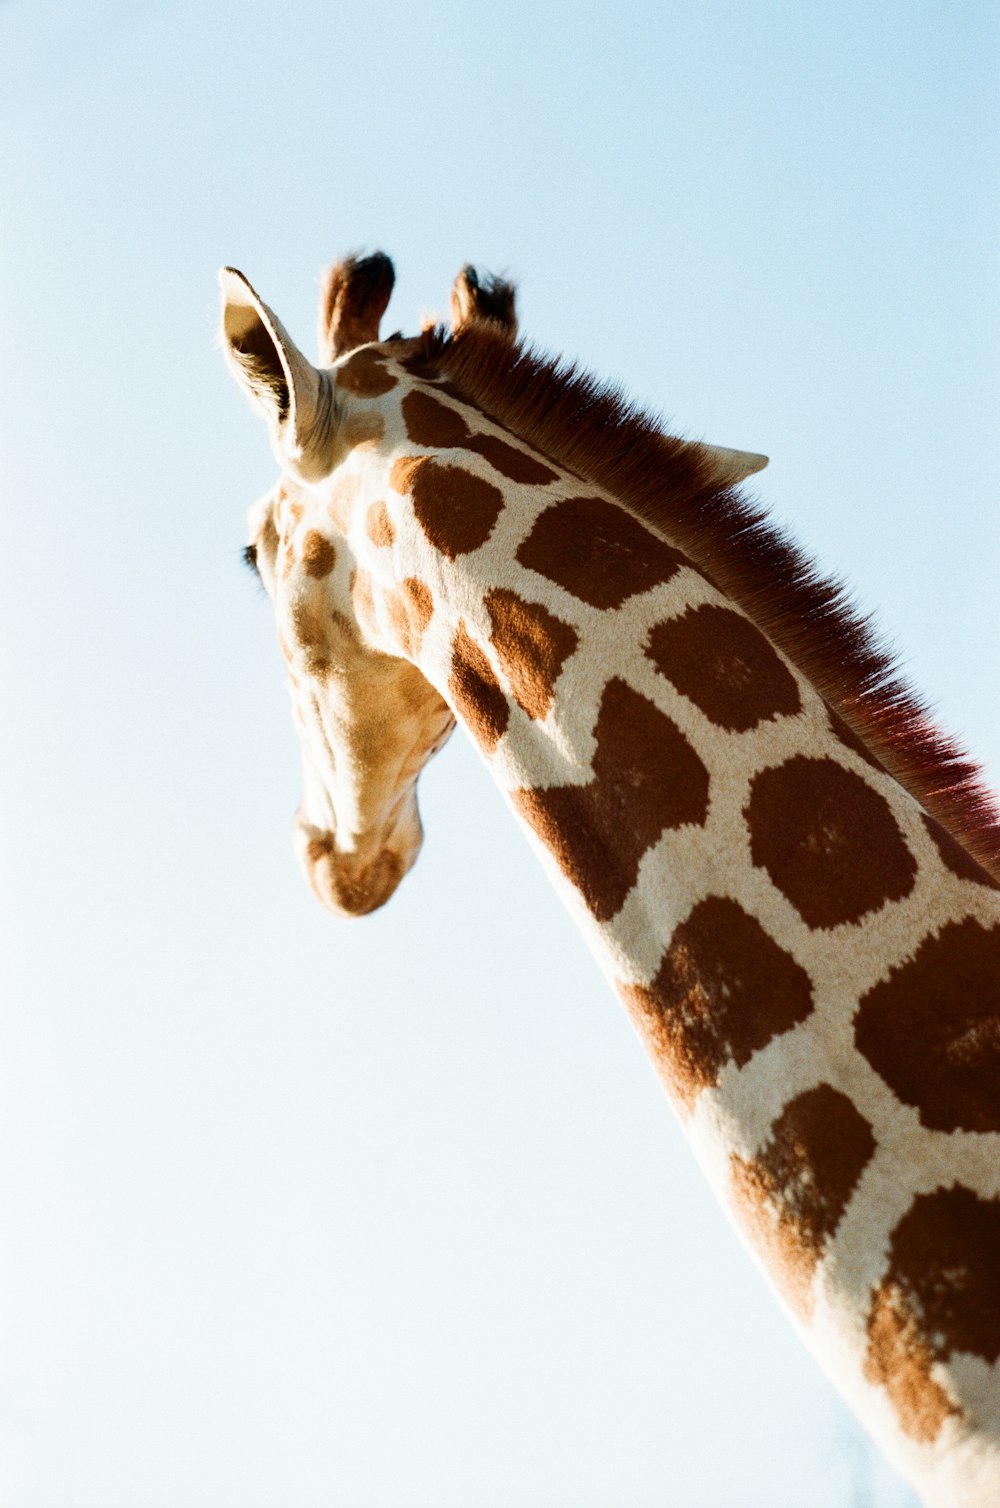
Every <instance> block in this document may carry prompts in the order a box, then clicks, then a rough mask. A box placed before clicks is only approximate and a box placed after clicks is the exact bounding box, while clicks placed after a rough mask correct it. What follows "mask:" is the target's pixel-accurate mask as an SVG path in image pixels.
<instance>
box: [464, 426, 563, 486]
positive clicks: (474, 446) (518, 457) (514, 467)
mask: <svg viewBox="0 0 1000 1508" xmlns="http://www.w3.org/2000/svg"><path fill="white" fill-rule="evenodd" d="M466 449H467V450H474V451H475V452H476V454H477V455H480V456H482V457H483V458H484V459H485V460H487V461H489V463H490V465H491V466H492V467H493V469H494V470H495V471H499V472H500V474H501V476H505V477H508V478H509V480H510V481H512V482H521V483H522V484H523V485H524V486H526V487H544V486H545V485H546V484H547V483H548V482H556V481H558V480H559V473H558V472H557V471H553V470H552V467H551V466H546V465H545V463H544V461H540V460H539V459H538V458H537V456H533V455H529V454H528V453H527V451H524V450H518V449H517V447H516V446H514V445H508V444H507V442H506V440H501V439H500V437H499V435H483V434H475V435H473V436H472V437H471V438H470V440H469V441H468V443H467V445H466Z"/></svg>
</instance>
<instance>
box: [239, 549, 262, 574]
mask: <svg viewBox="0 0 1000 1508" xmlns="http://www.w3.org/2000/svg"><path fill="white" fill-rule="evenodd" d="M243 560H244V563H245V564H246V565H248V566H249V567H250V569H251V571H254V572H256V574H257V575H258V576H259V575H260V572H259V571H258V570H257V546H256V545H247V546H246V547H245V548H244V551H243Z"/></svg>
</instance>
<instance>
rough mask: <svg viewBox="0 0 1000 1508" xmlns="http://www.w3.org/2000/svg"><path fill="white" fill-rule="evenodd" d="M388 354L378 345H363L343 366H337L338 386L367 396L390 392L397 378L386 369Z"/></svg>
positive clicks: (376, 396)
mask: <svg viewBox="0 0 1000 1508" xmlns="http://www.w3.org/2000/svg"><path fill="white" fill-rule="evenodd" d="M385 363H386V354H385V352H384V351H380V350H379V349H378V347H377V346H362V347H361V349H360V350H359V351H355V353H354V355H353V356H349V357H348V358H347V360H346V361H345V362H344V364H343V366H340V367H338V368H337V386H338V387H342V388H346V390H347V391H348V392H349V393H359V394H361V395H362V396H363V397H366V398H378V397H381V395H382V394H383V393H390V392H391V391H392V389H393V388H394V387H395V386H396V383H397V380H398V379H397V378H396V377H395V376H394V375H393V373H392V372H389V371H387V370H386V365H385Z"/></svg>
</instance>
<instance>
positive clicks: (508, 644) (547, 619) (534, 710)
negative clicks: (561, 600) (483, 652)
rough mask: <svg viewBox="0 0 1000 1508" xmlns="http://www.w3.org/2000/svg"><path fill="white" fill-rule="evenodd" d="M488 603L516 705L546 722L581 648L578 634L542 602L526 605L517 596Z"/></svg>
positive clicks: (497, 595) (489, 598) (504, 594)
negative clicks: (572, 657)
mask: <svg viewBox="0 0 1000 1508" xmlns="http://www.w3.org/2000/svg"><path fill="white" fill-rule="evenodd" d="M485 603H486V610H487V612H488V613H489V615H490V624H491V633H490V643H491V644H492V645H493V647H494V649H495V650H496V652H497V656H498V658H499V660H500V666H501V669H502V670H503V673H504V675H505V676H506V677H507V680H508V681H509V682H510V689H511V690H512V691H513V693H514V699H515V701H516V702H517V703H518V705H519V706H520V707H523V709H524V711H525V712H526V713H527V714H528V716H529V717H533V718H542V717H545V716H546V715H547V713H548V710H549V708H550V707H551V705H552V700H553V696H554V688H555V683H556V681H557V680H558V678H559V672H560V671H561V670H562V668H563V665H564V664H565V662H566V660H567V659H568V658H569V656H570V655H571V654H572V653H573V651H574V650H575V649H576V644H577V637H576V630H575V629H574V628H571V627H570V625H569V624H568V623H564V622H563V621H562V619H561V618H557V617H556V616H555V615H554V614H553V613H550V612H549V610H548V609H547V608H545V607H542V605H541V603H539V602H525V601H523V599H522V598H520V597H519V596H518V595H517V593H516V592H508V591H499V590H498V591H491V592H487V593H486V597H485Z"/></svg>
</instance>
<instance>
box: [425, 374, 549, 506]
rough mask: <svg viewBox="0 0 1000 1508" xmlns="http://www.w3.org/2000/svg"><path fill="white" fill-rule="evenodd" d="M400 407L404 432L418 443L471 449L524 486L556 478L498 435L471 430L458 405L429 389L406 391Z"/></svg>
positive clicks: (468, 410)
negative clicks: (442, 398)
mask: <svg viewBox="0 0 1000 1508" xmlns="http://www.w3.org/2000/svg"><path fill="white" fill-rule="evenodd" d="M465 407H466V413H468V414H470V415H471V414H472V413H473V412H474V411H473V410H471V409H469V408H468V406H467V405H466V406H465ZM402 410H403V419H404V422H405V424H406V432H407V434H408V435H409V437H410V439H411V440H412V441H413V442H414V443H415V444H417V445H427V446H433V447H435V448H436V449H440V450H449V449H459V448H461V449H463V450H471V451H473V452H474V453H475V454H476V455H480V456H482V457H483V458H484V459H485V460H487V461H489V463H490V465H491V466H492V467H493V468H494V470H496V471H499V472H500V474H501V475H502V476H505V477H507V478H508V479H509V480H510V481H512V482H521V483H523V484H524V485H525V486H542V485H544V484H545V483H547V482H554V481H556V480H557V478H558V472H555V471H553V470H552V467H551V466H546V465H545V464H544V462H542V461H540V460H538V459H537V457H535V456H532V455H528V454H527V452H526V451H523V450H519V449H517V447H516V446H514V445H509V444H508V443H507V441H506V440H501V439H500V437H499V436H498V435H484V434H479V433H474V432H473V431H472V430H471V429H470V428H469V424H468V422H467V420H466V418H465V416H464V415H463V414H462V413H461V412H460V410H459V409H457V408H452V407H451V406H450V405H449V404H446V403H442V402H441V401H440V399H439V398H436V397H435V396H434V395H433V394H431V393H428V392H425V391H421V390H420V389H414V391H413V392H411V393H407V395H406V397H405V398H404V399H403V403H402Z"/></svg>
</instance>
